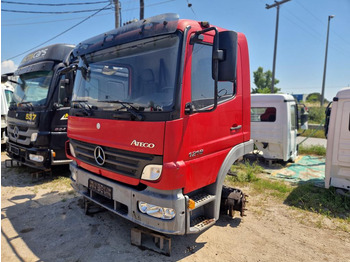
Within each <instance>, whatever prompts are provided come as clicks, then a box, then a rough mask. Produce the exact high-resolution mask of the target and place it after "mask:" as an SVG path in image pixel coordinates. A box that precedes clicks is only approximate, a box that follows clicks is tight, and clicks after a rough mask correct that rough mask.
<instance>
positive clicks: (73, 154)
mask: <svg viewBox="0 0 350 262" xmlns="http://www.w3.org/2000/svg"><path fill="white" fill-rule="evenodd" d="M69 150H70V153H71V154H72V156H73V157H75V151H74V147H73V145H72V144H71V143H69Z"/></svg>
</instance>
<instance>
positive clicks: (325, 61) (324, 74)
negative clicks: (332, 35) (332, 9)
mask: <svg viewBox="0 0 350 262" xmlns="http://www.w3.org/2000/svg"><path fill="white" fill-rule="evenodd" d="M333 17H334V15H329V16H328V26H327V40H326V54H325V57H324V68H323V80H322V92H321V101H320V102H321V107H322V106H323V103H324V87H325V84H326V69H327V54H328V38H329V24H330V23H329V22H330V21H331V19H332V18H333Z"/></svg>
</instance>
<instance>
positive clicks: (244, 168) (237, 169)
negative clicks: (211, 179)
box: [231, 161, 263, 182]
mask: <svg viewBox="0 0 350 262" xmlns="http://www.w3.org/2000/svg"><path fill="white" fill-rule="evenodd" d="M262 171H263V168H262V167H261V166H259V165H258V164H257V163H256V162H255V163H253V164H250V162H249V161H245V162H244V163H239V164H237V165H232V167H231V172H232V173H234V174H235V175H234V176H232V178H231V181H232V182H235V181H237V182H253V181H257V180H258V178H257V177H256V174H259V173H261V172H262Z"/></svg>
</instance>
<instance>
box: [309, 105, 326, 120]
mask: <svg viewBox="0 0 350 262" xmlns="http://www.w3.org/2000/svg"><path fill="white" fill-rule="evenodd" d="M325 118H326V114H325V108H323V107H309V122H310V123H318V124H320V123H322V122H323V121H324V119H325Z"/></svg>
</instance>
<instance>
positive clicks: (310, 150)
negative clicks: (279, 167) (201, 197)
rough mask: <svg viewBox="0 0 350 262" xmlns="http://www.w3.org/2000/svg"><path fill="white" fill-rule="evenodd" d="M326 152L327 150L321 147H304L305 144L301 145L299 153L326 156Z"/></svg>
mask: <svg viewBox="0 0 350 262" xmlns="http://www.w3.org/2000/svg"><path fill="white" fill-rule="evenodd" d="M326 151H327V150H326V148H325V147H324V146H321V145H312V146H303V144H301V145H300V146H299V151H298V152H299V154H304V155H317V156H325V155H326Z"/></svg>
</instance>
